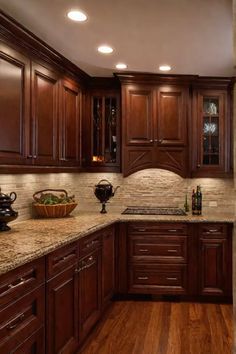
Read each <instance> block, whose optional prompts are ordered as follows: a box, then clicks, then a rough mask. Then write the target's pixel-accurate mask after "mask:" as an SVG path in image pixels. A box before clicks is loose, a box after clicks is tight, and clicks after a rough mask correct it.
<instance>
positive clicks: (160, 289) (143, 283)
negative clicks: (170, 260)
mask: <svg viewBox="0 0 236 354" xmlns="http://www.w3.org/2000/svg"><path fill="white" fill-rule="evenodd" d="M129 292H130V293H145V294H186V293H187V268H186V266H184V265H168V266H167V265H159V264H158V265H155V266H154V265H153V266H151V265H142V266H141V265H139V266H136V265H134V266H133V267H131V268H130V278H129Z"/></svg>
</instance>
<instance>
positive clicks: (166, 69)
mask: <svg viewBox="0 0 236 354" xmlns="http://www.w3.org/2000/svg"><path fill="white" fill-rule="evenodd" d="M159 70H161V71H170V70H171V66H170V65H160V66H159Z"/></svg>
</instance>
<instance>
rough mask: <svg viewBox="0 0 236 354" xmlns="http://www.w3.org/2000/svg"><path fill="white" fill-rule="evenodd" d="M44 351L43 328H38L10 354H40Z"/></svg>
mask: <svg viewBox="0 0 236 354" xmlns="http://www.w3.org/2000/svg"><path fill="white" fill-rule="evenodd" d="M42 353H45V349H44V328H43V327H42V328H40V330H38V331H37V332H34V333H33V334H32V335H31V336H30V337H29V338H27V339H26V340H25V341H24V342H23V343H22V344H21V345H20V346H19V347H17V348H16V349H15V350H13V351H12V352H11V354H42Z"/></svg>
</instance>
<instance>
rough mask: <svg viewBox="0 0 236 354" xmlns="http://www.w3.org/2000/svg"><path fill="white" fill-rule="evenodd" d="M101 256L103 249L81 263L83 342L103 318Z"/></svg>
mask: <svg viewBox="0 0 236 354" xmlns="http://www.w3.org/2000/svg"><path fill="white" fill-rule="evenodd" d="M101 256H102V252H101V249H98V250H95V251H94V252H92V253H90V254H89V255H87V256H86V257H84V258H83V259H82V260H81V261H80V262H79V265H80V273H79V303H80V311H79V312H80V319H79V324H80V339H81V340H84V339H85V337H86V336H87V335H88V333H89V332H90V330H91V329H92V327H93V326H94V325H95V323H96V322H97V321H98V319H99V318H100V316H101Z"/></svg>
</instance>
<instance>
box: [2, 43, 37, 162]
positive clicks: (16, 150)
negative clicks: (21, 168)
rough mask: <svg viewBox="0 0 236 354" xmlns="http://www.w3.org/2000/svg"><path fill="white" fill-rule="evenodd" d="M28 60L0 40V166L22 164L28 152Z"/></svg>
mask: <svg viewBox="0 0 236 354" xmlns="http://www.w3.org/2000/svg"><path fill="white" fill-rule="evenodd" d="M29 88H30V61H29V59H28V58H27V57H25V56H24V55H22V54H20V53H18V52H17V51H15V50H13V49H11V48H10V47H8V46H7V45H5V44H4V43H3V42H1V41H0V92H1V95H0V107H1V112H0V124H1V129H0V163H2V164H14V163H17V164H23V163H26V161H27V160H26V156H27V154H28V153H29V104H30V93H29V92H30V91H29Z"/></svg>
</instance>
